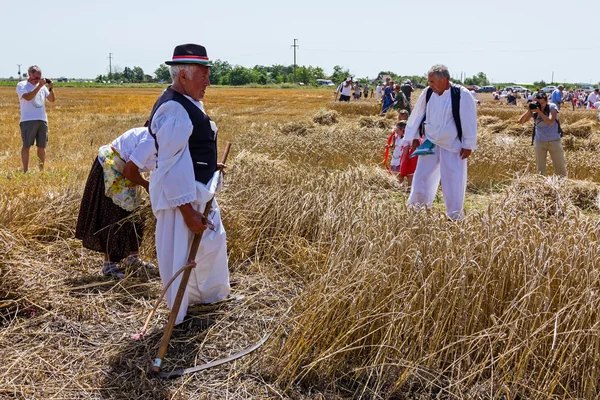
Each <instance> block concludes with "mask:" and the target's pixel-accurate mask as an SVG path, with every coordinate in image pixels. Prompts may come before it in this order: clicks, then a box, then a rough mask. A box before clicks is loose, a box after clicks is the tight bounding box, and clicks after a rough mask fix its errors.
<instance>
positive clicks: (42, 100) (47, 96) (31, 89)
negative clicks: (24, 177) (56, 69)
mask: <svg viewBox="0 0 600 400" xmlns="http://www.w3.org/2000/svg"><path fill="white" fill-rule="evenodd" d="M27 75H28V78H27V80H26V81H21V82H19V83H17V95H18V96H19V102H20V103H21V123H20V124H19V126H20V128H21V139H22V141H23V147H21V161H22V162H23V172H27V171H28V170H29V150H30V148H31V146H33V145H34V143H35V145H36V147H37V156H38V158H39V168H40V171H42V170H43V169H44V162H45V161H46V144H47V143H48V116H47V115H46V101H49V102H51V103H54V101H55V100H56V95H55V93H54V83H53V82H52V81H51V80H50V79H45V78H42V70H41V69H40V67H38V66H37V65H32V66H31V67H29V69H28V70H27ZM46 84H48V87H47V88H46V86H45V85H46Z"/></svg>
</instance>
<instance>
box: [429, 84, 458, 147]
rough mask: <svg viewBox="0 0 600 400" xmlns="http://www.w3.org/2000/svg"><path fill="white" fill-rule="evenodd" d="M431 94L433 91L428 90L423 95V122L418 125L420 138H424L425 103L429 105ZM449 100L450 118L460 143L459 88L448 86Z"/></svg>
mask: <svg viewBox="0 0 600 400" xmlns="http://www.w3.org/2000/svg"><path fill="white" fill-rule="evenodd" d="M432 94H433V89H431V88H428V89H427V94H426V95H425V114H424V115H423V120H422V121H421V125H419V134H420V135H421V137H423V136H425V129H424V127H425V119H426V118H427V103H429V99H430V98H431V95H432ZM450 100H451V102H452V117H453V118H454V123H455V124H456V132H457V136H458V140H460V141H461V142H462V133H463V132H462V123H461V122H460V88H459V87H458V86H454V85H451V86H450Z"/></svg>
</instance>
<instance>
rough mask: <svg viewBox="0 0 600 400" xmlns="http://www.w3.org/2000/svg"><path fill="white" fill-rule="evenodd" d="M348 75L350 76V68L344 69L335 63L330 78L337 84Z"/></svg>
mask: <svg viewBox="0 0 600 400" xmlns="http://www.w3.org/2000/svg"><path fill="white" fill-rule="evenodd" d="M349 76H351V74H350V70H348V69H344V67H342V66H341V65H336V66H334V67H333V74H331V78H330V79H331V80H332V81H333V82H334V83H335V84H339V83H340V82H343V81H344V79H346V78H347V77H349Z"/></svg>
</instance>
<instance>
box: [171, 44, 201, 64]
mask: <svg viewBox="0 0 600 400" xmlns="http://www.w3.org/2000/svg"><path fill="white" fill-rule="evenodd" d="M165 64H167V65H176V64H200V65H205V66H207V67H212V64H211V63H210V61H209V60H208V55H207V54H206V48H205V47H204V46H200V45H199V44H192V43H188V44H180V45H179V46H177V47H175V50H173V59H172V60H171V61H165Z"/></svg>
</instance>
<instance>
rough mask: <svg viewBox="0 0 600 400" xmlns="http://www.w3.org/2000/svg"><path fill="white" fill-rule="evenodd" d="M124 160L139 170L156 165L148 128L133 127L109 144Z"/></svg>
mask: <svg viewBox="0 0 600 400" xmlns="http://www.w3.org/2000/svg"><path fill="white" fill-rule="evenodd" d="M110 145H111V146H112V147H113V148H114V149H115V150H117V151H118V152H119V155H120V156H121V159H122V160H123V161H125V162H127V161H131V162H133V163H134V164H135V165H136V166H137V167H138V169H139V170H140V172H148V171H152V170H153V169H154V168H155V167H156V147H155V146H154V139H153V138H152V136H150V133H149V132H148V128H143V127H140V128H133V129H130V130H128V131H127V132H125V133H124V134H122V135H121V136H119V137H118V138H116V139H115V140H113V141H112V143H111V144H110Z"/></svg>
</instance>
